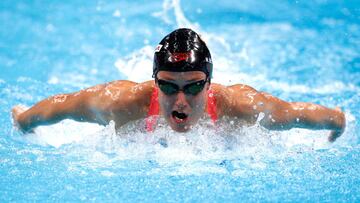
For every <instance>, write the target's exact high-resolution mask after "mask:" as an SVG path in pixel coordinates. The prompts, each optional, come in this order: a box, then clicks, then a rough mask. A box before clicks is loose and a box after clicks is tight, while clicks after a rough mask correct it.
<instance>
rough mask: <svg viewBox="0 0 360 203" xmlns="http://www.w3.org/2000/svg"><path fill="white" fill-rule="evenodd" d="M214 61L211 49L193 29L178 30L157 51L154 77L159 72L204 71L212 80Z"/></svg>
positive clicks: (162, 42) (162, 41)
mask: <svg viewBox="0 0 360 203" xmlns="http://www.w3.org/2000/svg"><path fill="white" fill-rule="evenodd" d="M212 69H213V65H212V60H211V55H210V52H209V49H208V48H207V46H206V44H205V42H204V41H203V40H202V39H201V38H200V36H199V35H198V34H197V33H196V32H194V31H193V30H191V29H188V28H180V29H177V30H175V31H173V32H171V33H170V34H168V35H167V36H165V37H164V39H162V40H161V42H160V44H159V45H158V46H157V47H156V49H155V54H154V67H153V77H156V74H157V73H158V72H159V71H162V70H164V71H172V72H186V71H202V72H204V73H205V74H206V76H207V77H208V78H209V79H210V78H211V76H212Z"/></svg>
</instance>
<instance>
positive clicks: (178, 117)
mask: <svg viewBox="0 0 360 203" xmlns="http://www.w3.org/2000/svg"><path fill="white" fill-rule="evenodd" d="M171 115H172V117H173V118H174V120H175V122H177V123H182V122H185V121H186V120H187V118H188V115H187V114H186V113H180V112H178V111H173V112H172V113H171Z"/></svg>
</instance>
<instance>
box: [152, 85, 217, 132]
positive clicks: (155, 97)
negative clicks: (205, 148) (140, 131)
mask: <svg viewBox="0 0 360 203" xmlns="http://www.w3.org/2000/svg"><path fill="white" fill-rule="evenodd" d="M206 110H207V113H208V114H209V116H210V118H211V120H212V121H213V123H214V124H215V122H216V121H217V119H218V117H217V114H216V112H217V110H216V99H215V97H214V93H213V91H212V90H211V89H210V90H209V91H208V100H207V109H206ZM159 114H160V106H159V90H158V88H156V87H154V90H153V92H152V94H151V100H150V106H149V111H148V114H147V117H146V131H147V132H153V131H154V128H155V125H156V122H157V120H158V117H159Z"/></svg>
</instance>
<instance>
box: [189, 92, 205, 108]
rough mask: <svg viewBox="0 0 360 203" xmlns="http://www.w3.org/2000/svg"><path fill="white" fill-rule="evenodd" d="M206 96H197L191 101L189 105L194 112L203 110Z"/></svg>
mask: <svg viewBox="0 0 360 203" xmlns="http://www.w3.org/2000/svg"><path fill="white" fill-rule="evenodd" d="M205 102H206V94H201V95H197V96H196V97H193V98H192V99H191V102H190V105H191V108H192V109H193V111H194V112H203V111H204V109H205Z"/></svg>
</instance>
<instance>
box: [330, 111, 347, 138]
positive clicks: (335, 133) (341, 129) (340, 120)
mask: <svg viewBox="0 0 360 203" xmlns="http://www.w3.org/2000/svg"><path fill="white" fill-rule="evenodd" d="M335 111H337V112H338V113H339V115H340V118H338V121H337V122H336V123H337V124H338V126H339V129H338V130H333V131H331V133H330V136H329V137H328V140H329V142H334V141H335V140H336V139H337V138H338V137H340V136H341V135H342V134H343V133H344V131H345V126H346V119H345V115H344V113H343V112H342V111H341V109H340V107H336V108H335Z"/></svg>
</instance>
